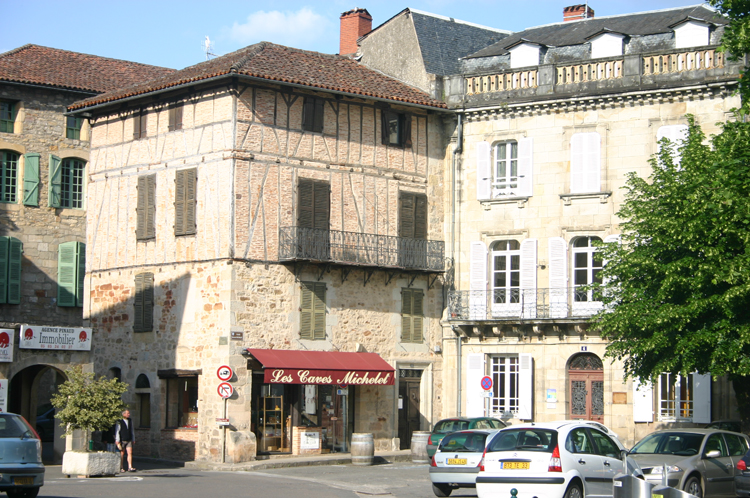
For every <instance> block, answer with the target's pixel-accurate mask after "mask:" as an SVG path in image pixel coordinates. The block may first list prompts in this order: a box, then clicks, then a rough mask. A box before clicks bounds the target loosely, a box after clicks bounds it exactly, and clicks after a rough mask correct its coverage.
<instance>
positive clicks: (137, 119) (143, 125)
mask: <svg viewBox="0 0 750 498" xmlns="http://www.w3.org/2000/svg"><path fill="white" fill-rule="evenodd" d="M147 131H148V114H147V113H146V111H143V110H141V111H138V112H136V113H135V114H134V115H133V140H140V139H142V138H146V136H147V135H146V132H147Z"/></svg>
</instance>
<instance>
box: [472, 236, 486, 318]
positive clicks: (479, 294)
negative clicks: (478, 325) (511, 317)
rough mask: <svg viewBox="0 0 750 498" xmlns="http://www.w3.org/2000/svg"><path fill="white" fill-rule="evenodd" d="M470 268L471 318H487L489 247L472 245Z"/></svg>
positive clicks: (482, 243)
mask: <svg viewBox="0 0 750 498" xmlns="http://www.w3.org/2000/svg"><path fill="white" fill-rule="evenodd" d="M470 258H471V261H470V268H469V316H470V317H471V319H472V320H484V319H486V318H487V246H485V245H484V242H481V241H478V242H472V243H471V256H470Z"/></svg>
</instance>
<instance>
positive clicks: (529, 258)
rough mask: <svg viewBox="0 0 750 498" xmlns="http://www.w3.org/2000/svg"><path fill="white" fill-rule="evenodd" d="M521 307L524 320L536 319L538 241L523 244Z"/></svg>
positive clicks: (525, 241)
mask: <svg viewBox="0 0 750 498" xmlns="http://www.w3.org/2000/svg"><path fill="white" fill-rule="evenodd" d="M521 305H522V306H523V317H524V318H536V239H526V240H524V241H523V242H521Z"/></svg>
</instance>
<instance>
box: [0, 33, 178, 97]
mask: <svg viewBox="0 0 750 498" xmlns="http://www.w3.org/2000/svg"><path fill="white" fill-rule="evenodd" d="M173 71H174V69H168V68H165V67H158V66H149V65H147V64H139V63H137V62H129V61H122V60H118V59H109V58H107V57H99V56H96V55H88V54H79V53H78V52H69V51H67V50H60V49H56V48H49V47H42V46H40V45H31V44H28V45H24V46H22V47H19V48H16V49H14V50H11V51H9V52H5V53H3V54H0V81H13V82H17V83H28V84H34V85H43V86H52V87H60V88H70V89H74V90H84V91H90V92H93V93H103V92H109V91H112V90H115V89H117V88H122V87H124V86H130V85H132V84H134V83H137V82H139V81H143V80H148V79H153V78H157V77H159V76H164V75H165V74H169V73H171V72H173Z"/></svg>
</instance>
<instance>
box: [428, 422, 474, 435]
mask: <svg viewBox="0 0 750 498" xmlns="http://www.w3.org/2000/svg"><path fill="white" fill-rule="evenodd" d="M468 428H469V421H468V420H441V421H440V422H438V423H437V424H435V428H434V429H432V432H436V433H441V434H447V433H449V432H456V431H465V430H466V429H468Z"/></svg>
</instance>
